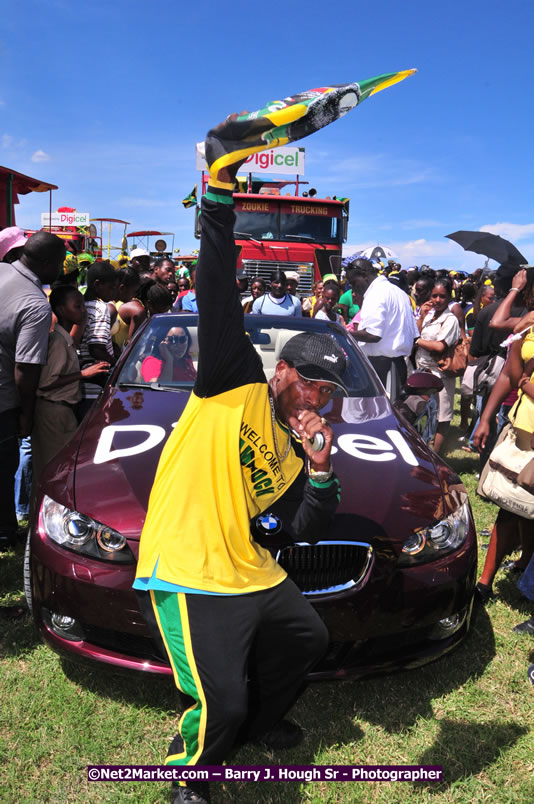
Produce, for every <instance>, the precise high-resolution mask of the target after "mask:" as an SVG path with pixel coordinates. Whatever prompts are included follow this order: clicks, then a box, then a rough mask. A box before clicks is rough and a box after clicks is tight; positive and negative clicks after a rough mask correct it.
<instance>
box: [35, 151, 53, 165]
mask: <svg viewBox="0 0 534 804" xmlns="http://www.w3.org/2000/svg"><path fill="white" fill-rule="evenodd" d="M32 162H50V156H49V155H48V154H47V153H45V152H44V151H41V150H40V149H39V150H38V151H34V153H33V154H32Z"/></svg>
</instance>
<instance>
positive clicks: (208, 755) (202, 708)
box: [143, 578, 328, 765]
mask: <svg viewBox="0 0 534 804" xmlns="http://www.w3.org/2000/svg"><path fill="white" fill-rule="evenodd" d="M150 601H151V603H152V610H153V614H154V617H155V622H156V623H157V627H158V629H159V632H160V634H161V638H162V639H163V642H164V644H165V648H166V651H167V654H168V657H169V660H170V662H171V665H172V669H173V673H174V680H175V682H176V685H177V687H178V689H179V690H180V691H181V692H182V693H183V694H184V695H185V696H186V701H187V708H186V709H185V711H184V713H183V714H182V717H181V719H180V724H179V730H180V731H179V734H178V735H177V736H176V738H175V739H174V740H173V741H172V743H171V748H170V751H169V754H168V756H167V759H166V763H167V764H169V765H187V764H201V765H218V764H221V763H222V762H223V761H224V760H225V759H226V757H227V756H228V753H229V752H230V750H231V749H232V747H233V746H234V745H235V744H236V742H242V741H245V740H247V739H254V738H255V737H258V736H261V735H262V734H263V733H264V732H265V731H267V730H268V729H270V728H271V727H272V726H274V725H275V724H276V723H278V721H279V720H281V719H282V718H283V716H284V715H285V713H286V712H287V711H288V709H289V708H290V707H291V706H292V704H293V703H294V701H295V700H296V698H297V696H298V694H299V693H300V692H301V690H302V689H303V686H304V678H305V675H306V673H307V672H308V670H309V669H310V668H311V667H312V666H313V665H314V664H315V662H317V661H318V660H319V659H320V658H321V657H322V656H323V655H324V653H325V652H326V648H327V645H328V632H327V629H326V627H325V626H324V624H323V622H322V621H321V619H320V617H319V616H318V614H317V613H316V612H315V611H314V609H313V608H312V607H311V605H310V604H309V603H308V601H307V600H305V598H304V597H303V596H302V594H301V592H300V591H299V589H298V588H297V587H296V586H295V584H294V583H293V581H291V580H290V579H289V578H286V579H285V580H284V581H283V582H282V583H281V584H278V585H277V586H275V587H273V588H271V589H265V590H262V591H260V592H254V593H252V594H245V595H228V596H213V595H202V594H200V595H196V594H183V593H179V594H175V593H172V592H160V591H151V592H150ZM143 608H144V609H145V611H146V607H143ZM147 619H152V618H147ZM152 625H154V622H153V621H152ZM158 636H159V635H158Z"/></svg>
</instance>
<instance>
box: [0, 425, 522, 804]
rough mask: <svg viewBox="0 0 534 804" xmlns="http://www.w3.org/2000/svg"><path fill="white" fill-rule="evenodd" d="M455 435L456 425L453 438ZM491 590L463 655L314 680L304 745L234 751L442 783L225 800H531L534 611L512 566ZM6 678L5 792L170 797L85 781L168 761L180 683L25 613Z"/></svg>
mask: <svg viewBox="0 0 534 804" xmlns="http://www.w3.org/2000/svg"><path fill="white" fill-rule="evenodd" d="M457 436H458V433H457V431H456V430H455V429H454V428H453V430H452V431H451V437H450V440H449V444H450V446H451V447H454V446H455V445H457ZM447 459H448V460H449V462H450V463H451V464H452V466H453V467H455V468H456V469H457V471H460V472H461V476H462V479H463V481H464V483H465V485H466V487H467V488H468V490H469V492H470V497H471V501H472V504H473V510H474V512H475V518H476V521H477V527H478V530H479V531H480V530H482V529H483V528H488V529H491V526H492V524H493V520H494V517H495V514H496V509H495V508H494V507H493V506H491V505H489V504H486V503H484V502H482V501H481V500H480V499H478V498H476V497H475V495H474V491H475V488H476V482H477V481H476V471H477V459H476V456H471V455H467V454H466V453H464V452H461V451H460V450H459V449H455V450H454V451H450V452H449V453H448V454H447ZM481 541H482V540H481ZM484 555H485V554H484V552H482V551H480V554H479V560H480V562H483V560H484ZM0 582H1V587H0V588H1V589H2V591H3V598H2V602H3V603H14V602H16V601H17V600H20V599H21V588H22V548H21V547H20V548H17V549H16V550H12V551H9V552H6V553H3V554H1V556H0ZM495 589H496V591H497V592H498V593H499V597H498V598H497V599H496V600H495V601H493V602H491V603H490V605H489V606H488V607H487V609H481V608H479V607H477V608H476V610H475V616H474V620H473V626H472V629H471V632H470V634H469V636H468V638H467V639H466V640H465V642H464V643H463V644H462V645H461V646H460V648H458V650H456V651H455V652H453V653H451V654H449V655H448V656H446V657H444V658H442V659H440V660H439V661H437V662H434V663H433V664H430V665H427V666H426V667H423V668H420V669H418V670H412V671H409V672H403V673H398V674H396V675H387V676H378V677H375V678H372V679H366V680H363V681H355V680H348V681H345V682H331V683H330V682H329V683H320V684H313V685H311V686H310V687H309V688H308V690H307V691H306V693H305V694H304V696H303V697H302V698H301V699H300V701H299V702H298V703H297V705H296V707H295V709H294V710H293V713H292V716H293V717H294V718H295V719H296V720H297V721H298V722H299V723H300V724H301V725H302V726H303V728H304V730H305V734H306V740H305V742H304V743H303V745H301V746H299V747H298V748H297V749H294V750H292V751H288V752H286V753H284V754H280V753H277V754H270V753H268V752H262V751H261V750H259V749H257V748H252V747H247V748H244V749H242V750H241V751H240V752H239V753H238V754H237V755H236V756H235V757H234V759H233V763H235V764H243V765H247V764H250V765H252V764H261V763H264V764H277V763H283V764H314V763H315V764H326V765H340V764H341V765H342V764H349V765H353V764H410V765H411V764H419V763H422V764H428V765H442V766H443V770H444V780H443V782H441V783H436V784H412V783H408V782H397V783H385V782H382V783H373V782H359V783H357V782H342V783H333V782H330V783H319V782H312V783H309V784H300V783H293V782H279V783H269V782H263V783H258V784H254V783H240V782H232V783H227V784H224V785H223V784H214V785H213V798H214V802H215V804H223V803H224V804H226V803H227V802H228V804H232V802H235V803H236V804H237V802H245V803H246V804H248V802H250V804H256V802H258V803H259V804H262V803H263V804H267V803H268V802H273V804H274V803H275V802H284V803H286V802H287V803H288V804H297V802H313V804H319V802H321V804H322V803H323V802H326V803H327V804H334V803H335V804H338V803H339V804H341V803H343V804H344V803H345V802H383V803H384V804H395V802H415V803H416V804H419V802H432V804H449V802H451V803H452V802H474V801H476V802H491V803H492V804H493V802H499V804H508V802H509V803H510V804H512V802H513V803H514V804H532V802H533V801H534V773H533V771H534V737H533V730H532V714H533V712H534V705H533V704H534V690H533V689H532V687H531V686H530V685H529V684H528V682H527V680H526V668H527V665H528V664H529V663H530V662H532V661H534V655H533V649H534V642H533V641H532V640H531V639H530V638H529V637H527V636H519V635H516V634H514V633H513V632H512V630H511V629H512V627H513V626H514V625H515V624H516V623H518V622H520V621H521V620H523V619H525V616H528V612H529V611H530V608H529V604H528V602H527V601H525V600H524V599H523V598H521V596H520V594H519V592H518V591H517V589H516V588H515V584H514V583H513V582H512V581H510V580H509V579H507V577H506V575H505V574H504V573H502V572H501V573H499V575H498V576H497V583H496V585H495ZM0 684H1V692H2V705H1V714H0V754H1V759H2V773H1V774H0V801H1V802H61V804H63V803H67V804H74V803H75V802H86V801H90V802H123V801H124V802H128V801H130V802H141V803H146V804H148V803H149V802H150V803H152V802H164V801H167V799H168V792H169V787H168V784H165V783H156V782H102V783H92V784H89V783H88V782H87V781H86V778H87V771H86V766H87V765H88V764H160V763H161V762H162V760H163V757H164V755H165V753H166V750H167V745H168V743H169V742H170V740H171V738H172V736H173V735H174V733H175V731H176V724H177V716H176V711H177V696H176V692H175V689H174V687H173V685H172V683H171V682H169V681H168V680H162V679H158V678H153V677H145V676H139V675H137V674H135V675H130V676H118V675H112V674H110V673H109V671H108V670H107V669H106V668H105V667H102V668H96V669H90V670H88V669H86V668H84V667H78V666H74V665H70V664H65V663H63V662H62V661H61V660H60V659H59V658H58V657H57V656H56V655H55V654H54V653H52V652H51V651H50V650H49V649H48V648H46V647H44V646H43V645H42V644H41V643H40V641H39V638H38V637H37V634H36V632H35V629H34V627H33V625H32V623H31V621H30V618H29V617H27V616H26V617H22V618H19V619H17V620H9V621H8V620H0Z"/></svg>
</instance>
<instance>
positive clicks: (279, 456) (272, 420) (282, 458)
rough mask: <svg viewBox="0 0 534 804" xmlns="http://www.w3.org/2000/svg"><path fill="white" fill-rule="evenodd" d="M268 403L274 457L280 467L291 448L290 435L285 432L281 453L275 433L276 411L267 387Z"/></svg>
mask: <svg viewBox="0 0 534 804" xmlns="http://www.w3.org/2000/svg"><path fill="white" fill-rule="evenodd" d="M269 404H270V406H271V422H272V425H273V438H274V448H275V451H276V457H277V458H278V462H279V464H280V468H281V467H282V463H283V462H284V461H285V459H286V458H287V456H288V455H289V450H290V449H291V435H290V434H289V433H288V434H287V444H286V448H285V451H284V454H283V455H282V454H281V451H280V445H279V444H278V436H277V435H276V430H277V426H276V413H275V410H274V402H273V398H272V396H271V389H270V388H269Z"/></svg>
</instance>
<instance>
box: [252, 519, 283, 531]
mask: <svg viewBox="0 0 534 804" xmlns="http://www.w3.org/2000/svg"><path fill="white" fill-rule="evenodd" d="M256 527H257V528H259V529H260V530H262V531H263V532H264V533H273V534H274V533H280V531H281V530H282V522H281V520H280V519H278V517H277V516H275V515H274V514H263V515H262V516H259V517H258V518H257V520H256Z"/></svg>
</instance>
